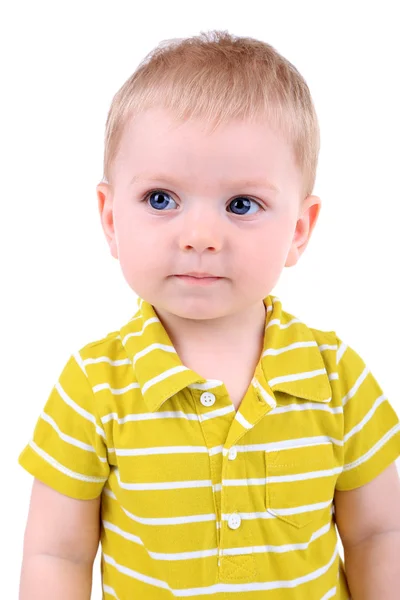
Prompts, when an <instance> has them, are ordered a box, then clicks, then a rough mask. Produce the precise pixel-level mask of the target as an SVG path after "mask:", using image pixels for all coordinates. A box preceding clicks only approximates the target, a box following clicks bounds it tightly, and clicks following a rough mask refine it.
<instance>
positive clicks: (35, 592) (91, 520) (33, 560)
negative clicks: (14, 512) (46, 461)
mask: <svg viewBox="0 0 400 600" xmlns="http://www.w3.org/2000/svg"><path fill="white" fill-rule="evenodd" d="M99 530H100V497H99V498H96V499H94V500H75V499H74V498H70V497H68V496H64V495H63V494H60V493H59V492H56V491H55V490H53V489H52V488H50V487H48V486H47V485H45V484H43V483H41V482H40V481H38V480H37V479H35V480H34V483H33V488H32V497H31V503H30V508H29V515H28V522H27V526H26V531H25V539H24V554H23V562H22V569H21V582H20V595H19V598H20V600H47V599H48V600H54V599H55V598H57V600H67V599H68V600H70V599H71V598H73V599H74V600H90V594H91V587H92V568H93V561H94V559H95V557H96V553H97V549H98V545H99Z"/></svg>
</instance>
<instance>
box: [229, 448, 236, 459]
mask: <svg viewBox="0 0 400 600" xmlns="http://www.w3.org/2000/svg"><path fill="white" fill-rule="evenodd" d="M236 457H237V450H236V448H231V449H230V450H229V452H228V458H229V460H235V458H236Z"/></svg>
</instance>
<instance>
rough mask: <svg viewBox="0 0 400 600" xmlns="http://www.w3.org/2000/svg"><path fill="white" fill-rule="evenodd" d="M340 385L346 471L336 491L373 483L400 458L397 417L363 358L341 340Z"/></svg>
mask: <svg viewBox="0 0 400 600" xmlns="http://www.w3.org/2000/svg"><path fill="white" fill-rule="evenodd" d="M337 343H338V350H337V371H338V386H339V390H340V395H341V403H342V406H343V423H344V431H343V450H344V453H343V455H344V461H343V462H344V464H343V471H342V473H341V474H340V475H339V477H338V479H337V483H336V489H337V490H341V491H344V490H351V489H354V488H357V487H360V486H362V485H365V484H366V483H368V482H370V481H372V480H373V479H374V478H375V477H377V476H378V475H379V474H380V473H381V472H382V471H384V470H385V469H386V468H387V467H388V466H389V465H390V464H391V463H392V462H394V461H395V460H396V459H397V458H398V456H399V455H400V424H399V419H398V416H397V414H396V412H395V410H394V409H393V407H392V406H391V404H390V403H389V401H388V399H387V398H386V396H385V395H384V393H383V391H382V389H381V387H380V386H379V384H378V382H377V381H376V379H375V377H374V376H373V375H372V373H371V372H370V370H369V368H368V367H367V366H366V364H365V363H364V361H363V360H362V358H361V357H360V356H359V355H358V354H357V352H355V350H353V349H352V348H350V347H349V346H347V345H346V344H345V343H344V342H343V341H342V340H340V339H338V340H337Z"/></svg>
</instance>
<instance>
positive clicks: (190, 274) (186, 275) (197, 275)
mask: <svg viewBox="0 0 400 600" xmlns="http://www.w3.org/2000/svg"><path fill="white" fill-rule="evenodd" d="M176 276H177V277H196V278H197V279H202V278H204V277H215V278H218V279H220V277H219V276H218V275H213V274H212V273H200V272H198V271H191V272H190V273H177V275H176Z"/></svg>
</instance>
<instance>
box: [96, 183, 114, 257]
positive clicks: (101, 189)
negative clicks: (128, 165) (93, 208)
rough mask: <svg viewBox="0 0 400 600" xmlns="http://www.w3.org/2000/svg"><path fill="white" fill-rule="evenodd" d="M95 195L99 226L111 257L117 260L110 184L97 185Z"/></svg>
mask: <svg viewBox="0 0 400 600" xmlns="http://www.w3.org/2000/svg"><path fill="white" fill-rule="evenodd" d="M96 194H97V201H98V207H99V213H100V219H101V225H102V227H103V231H104V234H105V236H106V239H107V243H108V245H109V247H110V251H111V255H112V256H113V257H114V258H118V245H117V240H116V235H115V229H114V214H113V196H112V189H111V186H110V184H108V183H99V184H98V185H97V186H96Z"/></svg>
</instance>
